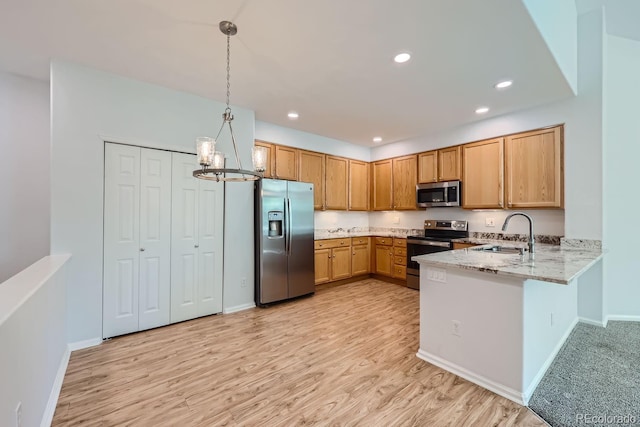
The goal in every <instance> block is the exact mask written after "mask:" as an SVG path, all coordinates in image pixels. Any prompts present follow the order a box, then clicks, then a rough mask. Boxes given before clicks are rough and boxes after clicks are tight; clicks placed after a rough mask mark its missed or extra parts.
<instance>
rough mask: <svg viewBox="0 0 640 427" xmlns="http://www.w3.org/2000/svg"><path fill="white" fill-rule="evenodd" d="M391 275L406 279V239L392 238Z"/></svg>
mask: <svg viewBox="0 0 640 427" xmlns="http://www.w3.org/2000/svg"><path fill="white" fill-rule="evenodd" d="M393 277H394V278H396V279H401V280H406V279H407V239H400V238H394V239H393Z"/></svg>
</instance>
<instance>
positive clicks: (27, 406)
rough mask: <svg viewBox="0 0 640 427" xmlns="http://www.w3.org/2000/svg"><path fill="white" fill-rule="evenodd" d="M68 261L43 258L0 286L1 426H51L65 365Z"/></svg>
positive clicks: (67, 356)
mask: <svg viewBox="0 0 640 427" xmlns="http://www.w3.org/2000/svg"><path fill="white" fill-rule="evenodd" d="M68 259H69V256H68V255H58V256H47V257H44V258H42V259H41V260H39V261H37V262H36V263H34V264H33V265H31V266H29V267H28V268H26V269H25V270H23V271H21V272H20V273H18V274H16V275H15V276H13V277H12V278H11V279H9V280H7V281H6V282H5V283H3V285H2V286H0V349H2V350H1V351H0V425H1V426H15V425H17V424H16V407H17V406H18V403H19V402H21V404H22V425H23V426H25V427H26V426H38V425H41V424H42V425H50V423H51V419H52V418H53V413H54V411H55V405H56V402H57V398H58V395H59V393H60V387H62V380H63V378H64V372H65V369H66V366H67V361H68V360H69V351H68V350H67V328H66V316H65V311H66V297H65V287H66V283H65V282H66V277H67V276H66V268H67V266H68V264H66V263H67V260H68Z"/></svg>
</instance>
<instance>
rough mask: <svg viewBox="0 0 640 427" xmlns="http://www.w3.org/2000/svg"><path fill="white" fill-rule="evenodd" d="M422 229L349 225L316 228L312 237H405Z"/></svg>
mask: <svg viewBox="0 0 640 427" xmlns="http://www.w3.org/2000/svg"><path fill="white" fill-rule="evenodd" d="M421 231H422V230H414V229H411V228H382V227H372V228H369V227H351V228H347V229H343V228H329V229H316V230H315V231H314V234H313V237H314V239H315V240H324V239H344V238H351V237H363V236H379V237H407V236H410V235H413V234H420V232H421Z"/></svg>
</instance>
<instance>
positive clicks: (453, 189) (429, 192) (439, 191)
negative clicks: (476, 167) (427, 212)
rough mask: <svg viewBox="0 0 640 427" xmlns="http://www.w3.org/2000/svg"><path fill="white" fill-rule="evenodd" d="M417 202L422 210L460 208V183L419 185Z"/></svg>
mask: <svg viewBox="0 0 640 427" xmlns="http://www.w3.org/2000/svg"><path fill="white" fill-rule="evenodd" d="M416 201H417V203H418V207H420V208H435V207H445V206H460V181H445V182H434V183H433V184H418V185H416Z"/></svg>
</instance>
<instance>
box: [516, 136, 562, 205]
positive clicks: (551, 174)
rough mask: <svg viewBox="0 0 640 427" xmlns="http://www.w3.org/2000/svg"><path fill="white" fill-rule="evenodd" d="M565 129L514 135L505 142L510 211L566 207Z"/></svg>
mask: <svg viewBox="0 0 640 427" xmlns="http://www.w3.org/2000/svg"><path fill="white" fill-rule="evenodd" d="M562 136H563V135H562V127H561V126H558V127H555V128H550V129H541V130H536V131H532V132H526V133H521V134H518V135H511V136H508V137H506V139H505V147H504V150H505V181H506V194H507V207H508V208H561V207H562V206H563V202H564V200H563V198H564V197H563V187H564V183H563V181H564V173H563V141H562Z"/></svg>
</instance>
